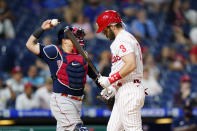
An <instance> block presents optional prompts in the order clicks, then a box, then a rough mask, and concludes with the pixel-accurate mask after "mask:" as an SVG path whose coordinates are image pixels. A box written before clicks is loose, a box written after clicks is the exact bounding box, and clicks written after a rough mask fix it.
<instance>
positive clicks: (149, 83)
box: [142, 68, 163, 96]
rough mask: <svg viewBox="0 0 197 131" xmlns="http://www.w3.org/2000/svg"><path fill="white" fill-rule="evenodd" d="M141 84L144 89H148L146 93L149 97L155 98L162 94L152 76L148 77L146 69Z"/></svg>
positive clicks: (148, 73)
mask: <svg viewBox="0 0 197 131" xmlns="http://www.w3.org/2000/svg"><path fill="white" fill-rule="evenodd" d="M142 84H143V86H144V88H148V89H147V93H148V95H149V96H157V95H159V94H161V93H162V90H163V89H162V87H161V86H160V85H159V83H158V82H157V80H156V79H155V78H154V76H151V75H150V72H149V69H148V68H145V69H144V75H143V80H142Z"/></svg>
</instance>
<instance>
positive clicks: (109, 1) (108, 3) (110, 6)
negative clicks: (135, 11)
mask: <svg viewBox="0 0 197 131" xmlns="http://www.w3.org/2000/svg"><path fill="white" fill-rule="evenodd" d="M102 2H103V3H102V5H103V7H104V10H115V11H118V9H119V8H118V6H117V5H116V4H115V1H114V0H104V1H102Z"/></svg>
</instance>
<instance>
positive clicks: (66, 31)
mask: <svg viewBox="0 0 197 131" xmlns="http://www.w3.org/2000/svg"><path fill="white" fill-rule="evenodd" d="M64 33H66V36H67V37H68V38H69V39H70V40H71V41H72V42H73V44H74V46H75V48H76V49H77V51H78V52H79V53H80V54H81V55H82V56H83V57H84V58H85V60H86V62H87V63H88V65H89V66H90V67H91V68H92V70H93V71H94V73H95V74H96V75H97V79H98V78H99V77H100V76H101V75H100V73H99V72H98V71H97V69H96V67H95V66H94V65H93V63H92V61H91V60H90V58H89V57H88V55H87V53H85V51H84V50H83V49H82V47H81V45H80V44H79V42H78V41H77V39H76V38H75V36H74V35H73V33H72V32H71V31H70V29H65V30H64ZM103 88H106V89H107V90H108V91H109V89H108V88H107V87H103Z"/></svg>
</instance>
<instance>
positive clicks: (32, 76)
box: [24, 65, 44, 88]
mask: <svg viewBox="0 0 197 131" xmlns="http://www.w3.org/2000/svg"><path fill="white" fill-rule="evenodd" d="M24 80H25V81H26V82H31V83H32V84H33V85H34V86H36V87H37V88H39V87H41V86H43V84H44V78H43V77H41V76H38V70H37V67H36V66H35V65H31V66H30V67H29V69H28V72H27V77H25V78H24Z"/></svg>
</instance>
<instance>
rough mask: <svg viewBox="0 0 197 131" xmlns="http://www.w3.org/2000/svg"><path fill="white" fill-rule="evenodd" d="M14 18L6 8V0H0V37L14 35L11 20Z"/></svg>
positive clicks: (4, 37)
mask: <svg viewBox="0 0 197 131" xmlns="http://www.w3.org/2000/svg"><path fill="white" fill-rule="evenodd" d="M13 19H14V17H13V15H12V13H11V11H10V10H9V9H8V7H7V4H6V1H5V0H0V39H12V38H14V37H15V31H14V27H13V25H12V20H13Z"/></svg>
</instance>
